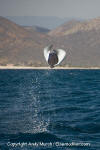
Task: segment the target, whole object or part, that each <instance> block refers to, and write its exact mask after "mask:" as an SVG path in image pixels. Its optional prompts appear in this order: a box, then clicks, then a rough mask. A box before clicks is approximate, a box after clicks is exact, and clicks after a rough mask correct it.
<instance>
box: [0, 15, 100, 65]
mask: <svg viewBox="0 0 100 150" xmlns="http://www.w3.org/2000/svg"><path fill="white" fill-rule="evenodd" d="M39 29H40V30H39ZM50 44H54V47H55V48H63V49H65V50H66V51H67V50H68V49H70V54H68V53H67V55H68V56H67V57H66V59H65V60H64V62H63V63H62V64H61V65H62V66H77V67H100V18H96V19H92V20H88V21H84V22H83V21H76V20H72V21H70V22H67V23H64V24H62V25H61V26H59V27H57V28H56V29H54V30H52V31H49V32H45V33H44V32H43V29H42V28H38V29H37V28H36V27H35V28H34V27H22V26H20V25H17V24H15V23H14V22H12V21H9V20H8V19H5V18H3V17H0V65H6V64H14V65H25V66H47V64H46V62H45V60H44V56H43V49H44V47H45V46H47V45H50Z"/></svg>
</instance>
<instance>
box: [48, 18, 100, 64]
mask: <svg viewBox="0 0 100 150" xmlns="http://www.w3.org/2000/svg"><path fill="white" fill-rule="evenodd" d="M49 36H51V37H52V38H54V41H56V44H57V45H58V47H59V46H62V48H64V49H66V48H67V49H69V48H70V49H71V51H70V56H69V59H68V60H67V59H66V62H65V63H66V64H68V65H70V66H82V67H84V66H99V67H100V18H96V19H92V20H88V21H84V22H79V21H78V22H77V21H72V22H69V23H66V24H64V25H62V26H60V27H58V28H56V29H55V30H52V31H50V32H49Z"/></svg>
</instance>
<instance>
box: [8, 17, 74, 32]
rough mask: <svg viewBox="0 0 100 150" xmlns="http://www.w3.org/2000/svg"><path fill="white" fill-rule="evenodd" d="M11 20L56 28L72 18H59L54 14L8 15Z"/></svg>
mask: <svg viewBox="0 0 100 150" xmlns="http://www.w3.org/2000/svg"><path fill="white" fill-rule="evenodd" d="M6 18H8V19H9V20H11V21H13V22H15V23H16V24H19V25H21V26H39V27H43V28H48V29H54V28H56V27H57V26H60V25H61V24H63V23H64V22H66V21H69V20H71V18H59V17H54V16H7V17H6Z"/></svg>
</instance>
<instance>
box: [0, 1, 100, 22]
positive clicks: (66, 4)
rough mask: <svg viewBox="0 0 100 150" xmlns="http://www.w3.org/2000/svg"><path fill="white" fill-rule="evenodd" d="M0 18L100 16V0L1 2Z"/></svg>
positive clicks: (86, 17) (84, 17) (88, 17)
mask: <svg viewBox="0 0 100 150" xmlns="http://www.w3.org/2000/svg"><path fill="white" fill-rule="evenodd" d="M0 16H57V17H61V18H66V17H68V18H70V17H71V18H82V19H90V18H96V17H99V16H100V0H0Z"/></svg>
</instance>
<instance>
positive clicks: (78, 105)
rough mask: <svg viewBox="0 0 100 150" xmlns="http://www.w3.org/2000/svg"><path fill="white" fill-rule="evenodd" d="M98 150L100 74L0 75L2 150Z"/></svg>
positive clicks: (5, 72) (13, 72)
mask: <svg viewBox="0 0 100 150" xmlns="http://www.w3.org/2000/svg"><path fill="white" fill-rule="evenodd" d="M42 149H46V150H50V149H52V150H100V70H53V69H51V70H0V150H42Z"/></svg>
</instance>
